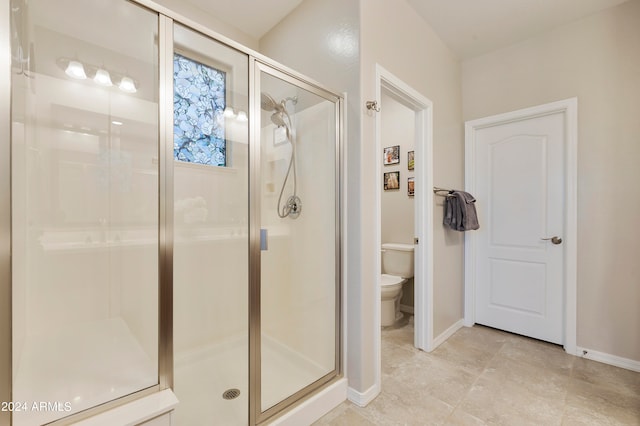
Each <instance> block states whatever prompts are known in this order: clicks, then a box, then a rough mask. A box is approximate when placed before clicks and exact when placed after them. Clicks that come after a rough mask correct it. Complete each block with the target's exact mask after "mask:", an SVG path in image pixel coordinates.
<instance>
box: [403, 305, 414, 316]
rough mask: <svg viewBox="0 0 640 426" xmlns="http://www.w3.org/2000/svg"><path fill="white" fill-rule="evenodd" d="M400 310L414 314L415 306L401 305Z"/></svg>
mask: <svg viewBox="0 0 640 426" xmlns="http://www.w3.org/2000/svg"><path fill="white" fill-rule="evenodd" d="M400 312H406V313H408V314H411V315H413V306H409V305H400Z"/></svg>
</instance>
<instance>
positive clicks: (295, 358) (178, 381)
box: [174, 336, 329, 426]
mask: <svg viewBox="0 0 640 426" xmlns="http://www.w3.org/2000/svg"><path fill="white" fill-rule="evenodd" d="M246 340H247V338H246V337H243V338H241V339H240V338H238V339H234V340H232V341H228V342H225V343H224V344H217V345H210V346H208V347H205V348H201V349H199V350H194V351H189V352H188V353H186V352H185V353H182V354H176V359H175V377H174V378H175V393H176V395H177V397H178V399H179V400H180V403H179V404H178V406H177V408H176V411H175V413H174V419H175V422H174V423H175V424H176V425H180V426H200V425H202V424H203V421H211V419H213V421H215V423H213V424H216V425H246V424H247V422H248V418H247V415H248V399H247V398H248V390H247V389H248V380H249V379H248V377H249V376H248V365H249V357H248V347H247V342H246ZM262 365H263V371H262V377H263V380H262V383H263V390H262V401H263V404H262V406H263V410H264V409H266V408H269V407H271V406H273V405H275V404H276V403H278V402H280V401H282V400H283V399H285V398H287V397H288V396H290V395H292V394H294V393H295V392H297V391H298V390H300V389H301V388H303V387H305V386H307V385H309V384H311V383H313V382H314V381H316V380H317V379H318V378H320V377H322V376H324V375H325V374H327V373H328V372H329V371H325V369H323V368H321V367H320V366H318V365H317V364H316V363H314V362H313V361H311V360H309V359H307V358H305V357H303V356H301V355H300V354H298V353H296V352H295V351H292V350H291V349H290V348H288V347H287V346H285V345H283V344H281V343H279V342H278V341H276V340H274V339H270V338H268V337H264V336H263V345H262ZM228 389H239V390H240V396H239V397H237V398H235V399H232V400H225V399H223V398H222V394H223V393H224V392H225V391H226V390H228ZM207 424H208V423H207Z"/></svg>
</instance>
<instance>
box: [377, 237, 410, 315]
mask: <svg viewBox="0 0 640 426" xmlns="http://www.w3.org/2000/svg"><path fill="white" fill-rule="evenodd" d="M382 272H383V273H382V276H381V278H380V298H381V300H380V304H381V308H380V324H381V325H382V326H383V327H388V326H390V325H393V324H395V322H396V321H398V320H400V319H401V318H402V312H400V298H401V297H402V285H403V284H404V283H405V282H407V280H408V279H409V278H412V277H413V245H412V244H399V243H385V244H382Z"/></svg>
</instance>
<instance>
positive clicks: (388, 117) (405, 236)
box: [378, 90, 416, 244]
mask: <svg viewBox="0 0 640 426" xmlns="http://www.w3.org/2000/svg"><path fill="white" fill-rule="evenodd" d="M380 101H381V108H382V112H381V113H380V117H381V120H380V132H381V138H380V140H381V143H382V147H383V148H384V147H389V146H395V145H399V146H400V163H398V164H390V165H386V166H384V165H383V166H382V167H383V169H382V171H383V173H387V172H397V171H399V172H400V189H394V190H388V191H385V190H384V189H382V194H381V202H382V243H404V244H413V237H414V235H415V233H414V223H413V221H414V216H415V215H414V208H415V205H414V202H413V200H414V197H410V196H409V195H407V178H408V177H414V176H415V170H408V169H407V152H409V151H413V150H414V146H415V141H414V140H415V121H416V120H415V112H414V111H413V110H412V109H410V108H409V107H407V106H405V105H403V104H401V103H400V102H399V101H397V100H396V99H395V98H393V97H392V96H389V94H388V93H387V92H386V91H384V90H383V92H382V96H381V100H380ZM378 161H379V162H380V163H382V153H380V155H379V157H378Z"/></svg>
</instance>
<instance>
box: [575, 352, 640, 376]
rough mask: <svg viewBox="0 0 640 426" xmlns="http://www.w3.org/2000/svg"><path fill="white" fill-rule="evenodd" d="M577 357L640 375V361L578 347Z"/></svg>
mask: <svg viewBox="0 0 640 426" xmlns="http://www.w3.org/2000/svg"><path fill="white" fill-rule="evenodd" d="M576 349H577V354H576V355H577V356H579V357H581V358H586V359H590V360H592V361H598V362H602V363H604V364H609V365H613V366H614V367H620V368H624V369H627V370H631V371H637V372H639V373H640V361H635V360H633V359H628V358H622V357H620V356H616V355H611V354H606V353H604V352H598V351H594V350H591V349H586V348H581V347H579V346H578V347H577V348H576Z"/></svg>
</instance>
